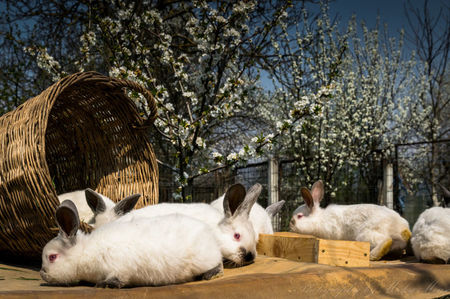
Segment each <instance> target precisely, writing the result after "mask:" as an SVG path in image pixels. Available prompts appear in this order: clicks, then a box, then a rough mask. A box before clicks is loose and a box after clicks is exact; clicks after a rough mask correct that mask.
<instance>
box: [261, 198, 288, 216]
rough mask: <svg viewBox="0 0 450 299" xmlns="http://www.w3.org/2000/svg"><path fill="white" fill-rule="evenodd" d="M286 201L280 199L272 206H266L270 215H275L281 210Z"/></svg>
mask: <svg viewBox="0 0 450 299" xmlns="http://www.w3.org/2000/svg"><path fill="white" fill-rule="evenodd" d="M285 202H286V201H284V200H280V201H279V202H276V203H273V204H271V205H270V206H268V207H267V208H266V212H267V214H269V216H271V217H272V216H275V215H276V214H277V213H278V212H279V211H280V210H281V208H282V207H283V206H284V203H285Z"/></svg>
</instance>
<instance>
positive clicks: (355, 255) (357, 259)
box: [316, 239, 370, 267]
mask: <svg viewBox="0 0 450 299" xmlns="http://www.w3.org/2000/svg"><path fill="white" fill-rule="evenodd" d="M316 246H317V263H318V264H324V265H332V266H344V267H369V266H370V260H369V258H370V243H369V242H357V241H341V240H325V239H317V243H316Z"/></svg>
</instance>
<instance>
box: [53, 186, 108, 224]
mask: <svg viewBox="0 0 450 299" xmlns="http://www.w3.org/2000/svg"><path fill="white" fill-rule="evenodd" d="M87 190H89V192H94V193H95V194H97V195H98V196H100V197H101V198H102V204H103V205H104V206H105V209H106V207H108V208H110V209H111V208H114V206H115V203H114V202H113V201H112V200H111V199H109V198H108V197H106V196H104V195H102V194H100V193H97V192H95V191H93V190H92V189H89V188H88V189H86V190H77V191H73V192H68V193H63V194H60V195H58V199H59V202H60V203H62V202H63V201H64V200H66V199H69V200H71V201H72V202H73V203H74V204H75V206H76V207H77V210H78V215H79V216H80V220H81V221H84V222H86V223H89V222H91V221H92V219H93V218H94V213H93V212H92V208H91V207H90V206H89V205H88V202H87V200H86V192H87Z"/></svg>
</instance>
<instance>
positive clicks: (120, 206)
mask: <svg viewBox="0 0 450 299" xmlns="http://www.w3.org/2000/svg"><path fill="white" fill-rule="evenodd" d="M140 197H141V195H140V194H139V193H136V194H133V195H130V196H128V197H126V198H124V199H122V200H121V201H119V203H117V204H116V206H115V207H114V213H116V214H117V215H125V214H126V213H128V212H130V211H131V210H132V209H133V208H134V207H135V206H136V204H137V202H138V200H139V198H140Z"/></svg>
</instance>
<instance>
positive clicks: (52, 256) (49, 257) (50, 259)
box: [48, 254, 58, 263]
mask: <svg viewBox="0 0 450 299" xmlns="http://www.w3.org/2000/svg"><path fill="white" fill-rule="evenodd" d="M57 257H58V255H57V254H50V255H49V256H48V260H49V261H50V263H53V262H54V261H55V260H56V258H57Z"/></svg>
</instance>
